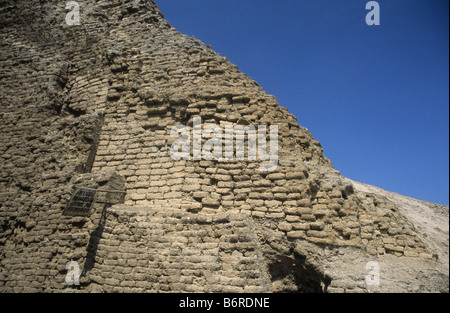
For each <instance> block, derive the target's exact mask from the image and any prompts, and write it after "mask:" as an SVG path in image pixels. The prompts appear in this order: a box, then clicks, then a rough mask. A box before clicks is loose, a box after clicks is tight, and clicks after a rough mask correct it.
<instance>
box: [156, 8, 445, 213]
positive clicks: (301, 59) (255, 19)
mask: <svg viewBox="0 0 450 313" xmlns="http://www.w3.org/2000/svg"><path fill="white" fill-rule="evenodd" d="M156 2H157V4H158V6H159V7H160V9H161V11H162V12H163V14H164V15H165V17H166V19H167V20H168V21H169V22H170V23H171V25H172V26H174V27H175V28H177V29H178V30H179V31H180V32H182V33H184V34H188V35H193V36H195V37H196V38H198V39H200V40H201V41H203V42H204V43H206V44H210V45H211V46H212V48H213V49H214V50H215V51H216V52H218V53H220V54H221V55H223V56H226V57H228V59H229V60H230V61H231V62H232V63H234V64H236V65H237V66H238V67H239V69H240V70H241V71H242V72H244V73H245V74H247V75H248V76H250V77H251V78H253V79H254V80H256V81H257V82H258V83H259V84H260V85H261V86H262V87H263V88H264V90H265V91H267V92H268V93H270V94H272V95H274V96H275V97H276V98H277V99H278V102H279V103H280V104H281V105H282V106H284V107H286V108H288V109H289V111H290V112H291V113H293V114H294V115H295V116H296V117H297V119H298V121H299V123H300V125H302V126H304V127H306V128H308V129H309V130H310V131H311V133H312V134H313V136H314V138H315V139H317V140H319V141H320V142H321V143H322V146H323V148H324V153H325V155H326V156H327V157H328V158H329V159H330V160H331V161H332V162H333V165H334V167H335V168H336V169H337V170H339V171H341V173H342V175H344V176H346V177H349V178H351V179H354V180H356V181H360V182H364V183H368V184H371V185H375V186H378V187H380V188H383V189H387V190H390V191H394V192H398V193H400V194H403V195H407V196H411V197H414V198H418V199H421V200H426V201H431V202H436V203H441V204H448V203H449V87H448V84H449V13H448V12H449V1H448V0H395V1H392V0H380V1H378V3H379V5H380V22H381V25H380V26H368V25H367V24H366V22H365V17H366V14H367V13H368V12H369V11H367V10H366V8H365V7H366V3H367V2H368V1H366V0H340V1H336V0H279V1H273V0H226V1H224V0H156Z"/></svg>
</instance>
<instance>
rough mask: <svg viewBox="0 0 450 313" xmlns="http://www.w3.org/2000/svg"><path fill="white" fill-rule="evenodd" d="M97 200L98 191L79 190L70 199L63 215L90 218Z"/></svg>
mask: <svg viewBox="0 0 450 313" xmlns="http://www.w3.org/2000/svg"><path fill="white" fill-rule="evenodd" d="M96 199H97V189H89V188H77V189H76V190H75V193H74V194H73V195H72V197H71V198H70V201H69V203H68V204H67V207H66V209H65V210H64V212H63V215H68V216H89V214H90V213H91V209H92V205H93V204H94V202H95V200H96Z"/></svg>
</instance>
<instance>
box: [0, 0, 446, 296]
mask: <svg viewBox="0 0 450 313" xmlns="http://www.w3.org/2000/svg"><path fill="white" fill-rule="evenodd" d="M80 4H81V25H79V26H68V25H66V24H65V23H64V18H65V14H66V13H67V11H66V10H65V2H64V1H46V2H45V3H44V4H43V3H42V1H1V2H0V16H1V19H0V25H1V32H0V45H1V49H0V64H1V67H0V82H1V89H0V99H1V109H0V117H1V124H0V128H1V134H2V135H1V137H0V151H1V154H0V167H1V171H0V226H1V227H0V271H1V272H0V291H2V292H60V291H63V292H92V291H95V292H321V291H327V292H367V291H369V292H372V291H386V292H405V291H406V292H419V291H433V292H436V291H447V292H448V227H447V229H443V230H441V232H440V233H439V235H437V236H434V237H433V240H434V241H433V242H434V243H436V245H433V244H432V243H430V242H426V241H427V240H426V234H425V236H424V233H423V231H421V230H422V228H420V227H418V224H417V223H420V221H419V222H418V220H412V221H411V220H410V219H408V218H407V217H406V216H405V214H404V213H402V212H401V211H400V210H399V208H401V207H402V206H399V205H398V202H395V201H391V200H389V199H388V197H386V195H383V194H381V193H379V192H372V191H370V190H369V191H368V190H362V189H361V188H355V184H354V183H353V182H351V181H349V180H347V179H345V178H344V177H342V176H340V174H339V173H338V172H337V171H336V170H334V168H333V166H332V164H331V162H330V161H329V160H328V159H327V158H326V157H325V156H324V155H323V153H322V148H321V145H320V143H319V142H317V141H316V140H314V139H313V137H312V135H311V134H310V133H309V131H308V130H307V129H305V128H303V127H301V126H299V125H298V123H297V120H296V118H295V117H294V116H293V115H292V114H290V113H289V112H288V111H287V110H286V109H285V108H283V107H281V106H280V105H279V104H278V102H277V100H276V98H275V97H273V96H271V95H268V94H267V93H265V92H264V90H263V89H262V88H261V87H260V86H259V85H258V84H257V83H256V82H254V81H253V80H252V79H250V78H249V77H247V76H246V75H244V74H243V73H241V72H240V71H239V70H238V68H237V67H236V66H235V65H233V64H231V63H230V62H229V61H228V60H227V59H226V58H225V57H222V56H220V55H218V54H217V53H215V52H214V51H213V50H212V49H211V48H210V47H208V46H206V45H205V44H203V43H201V42H200V41H198V40H197V39H195V38H192V37H188V36H185V35H182V34H180V33H179V32H178V31H176V30H175V29H174V28H173V27H171V26H170V24H169V23H168V22H167V21H166V20H165V19H164V17H163V15H162V14H161V12H160V11H159V10H158V8H157V6H156V4H155V3H154V2H153V1H82V2H80ZM306 105H307V104H306ZM197 116H199V117H201V118H202V121H203V123H204V124H217V125H220V126H222V127H225V126H226V125H267V126H269V125H278V127H279V151H280V152H279V166H278V168H277V169H276V170H275V171H272V172H261V171H259V162H254V161H184V160H181V161H175V160H173V159H172V158H171V157H170V155H169V149H170V146H171V144H172V143H173V141H174V139H173V138H171V137H170V130H171V128H172V126H175V125H179V124H183V125H188V126H189V127H192V120H193V118H194V117H197ZM204 140H206V139H205V138H204ZM76 186H84V187H91V188H106V189H108V188H110V189H111V188H112V189H117V190H124V191H125V192H126V196H125V199H124V203H123V204H120V205H114V206H109V205H106V204H104V203H102V202H98V203H96V204H95V205H94V208H93V213H92V214H91V216H89V217H68V216H63V215H62V212H63V210H64V208H65V206H66V205H67V202H68V199H69V197H70V195H71V194H72V192H73V191H74V189H75V187H76ZM358 186H359V185H357V187H358ZM396 203H397V204H396ZM443 212H444V214H443V215H440V217H442V218H443V219H444V220H445V219H446V220H447V223H446V224H447V225H448V207H446V208H444V209H443ZM413 222H414V223H413ZM444 224H445V223H444ZM442 238H444V239H442ZM442 241H443V242H442ZM437 246H439V248H436V247H437ZM445 256H447V258H446V257H445ZM446 259H447V260H446ZM71 260H73V261H76V262H78V263H79V264H80V267H81V270H83V275H82V277H81V286H78V287H73V286H68V285H67V284H66V283H65V275H66V273H67V270H66V268H65V266H66V263H67V262H68V261H71ZM369 261H377V262H379V264H380V268H381V273H380V275H381V282H380V285H379V286H367V284H366V282H365V275H366V274H367V269H366V268H365V265H366V263H367V262H369Z"/></svg>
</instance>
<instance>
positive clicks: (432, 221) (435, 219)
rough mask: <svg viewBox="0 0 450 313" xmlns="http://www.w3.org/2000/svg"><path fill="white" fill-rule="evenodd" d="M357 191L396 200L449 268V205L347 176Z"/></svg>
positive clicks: (421, 235)
mask: <svg viewBox="0 0 450 313" xmlns="http://www.w3.org/2000/svg"><path fill="white" fill-rule="evenodd" d="M346 180H348V181H349V182H351V183H352V184H353V186H354V188H355V189H356V190H357V191H361V192H367V193H374V194H378V195H381V196H384V197H386V198H387V199H389V200H390V201H392V202H394V203H395V204H396V205H397V207H398V208H399V210H400V213H402V214H403V215H404V216H405V217H406V218H407V219H408V220H409V221H410V222H412V223H413V224H414V226H415V227H416V229H417V230H418V232H419V236H420V238H421V239H422V240H423V241H424V242H425V243H426V244H427V245H428V246H429V247H430V248H431V250H433V251H434V252H435V253H437V254H438V256H439V261H440V262H441V263H442V265H443V267H444V269H446V271H447V272H448V270H449V206H445V205H440V204H435V203H431V202H426V201H421V200H417V199H414V198H410V197H406V196H402V195H400V194H397V193H394V192H390V191H386V190H383V189H381V188H378V187H375V186H371V185H367V184H363V183H359V182H356V181H353V180H350V179H348V178H346Z"/></svg>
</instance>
